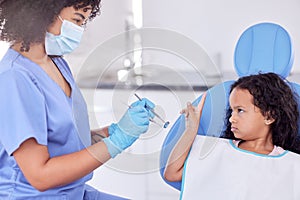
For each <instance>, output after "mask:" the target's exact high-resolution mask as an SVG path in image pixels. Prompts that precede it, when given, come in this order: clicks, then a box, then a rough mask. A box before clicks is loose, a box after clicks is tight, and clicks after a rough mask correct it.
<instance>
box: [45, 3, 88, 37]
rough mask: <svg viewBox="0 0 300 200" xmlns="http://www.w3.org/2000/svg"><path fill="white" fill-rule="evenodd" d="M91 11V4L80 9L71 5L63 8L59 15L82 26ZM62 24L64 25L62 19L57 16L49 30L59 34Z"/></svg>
mask: <svg viewBox="0 0 300 200" xmlns="http://www.w3.org/2000/svg"><path fill="white" fill-rule="evenodd" d="M91 12H92V7H91V6H87V7H84V8H80V9H78V10H75V8H74V7H73V6H71V7H66V8H64V9H62V10H61V12H60V14H59V16H60V17H61V18H62V19H63V20H68V21H70V22H72V23H74V24H76V25H78V26H82V25H83V24H85V22H86V21H87V20H88V18H89V16H90V14H91ZM61 25H62V21H61V19H59V17H57V18H56V19H55V20H54V22H53V23H52V24H51V25H50V26H49V27H48V30H47V31H48V32H50V33H52V34H54V35H59V34H60V30H61Z"/></svg>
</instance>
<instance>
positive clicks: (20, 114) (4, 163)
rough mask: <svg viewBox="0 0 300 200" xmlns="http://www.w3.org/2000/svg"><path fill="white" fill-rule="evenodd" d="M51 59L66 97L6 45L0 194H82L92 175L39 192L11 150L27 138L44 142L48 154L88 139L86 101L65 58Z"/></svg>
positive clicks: (0, 83)
mask: <svg viewBox="0 0 300 200" xmlns="http://www.w3.org/2000/svg"><path fill="white" fill-rule="evenodd" d="M53 61H54V63H55V64H56V65H57V67H58V68H59V70H60V71H61V73H62V75H63V76H64V77H65V79H66V80H67V82H68V83H69V85H70V87H71V89H72V92H71V96H70V97H68V96H66V95H65V93H64V92H63V90H62V89H61V88H60V87H59V86H58V85H57V84H56V83H55V82H54V81H53V80H52V79H51V78H50V77H49V76H48V75H47V74H46V72H45V71H44V70H43V69H42V68H41V67H39V66H38V65H37V64H35V63H34V62H32V61H31V60H29V59H27V58H26V57H24V56H22V55H21V54H19V53H18V52H16V51H14V50H13V49H8V51H7V53H6V55H5V56H4V57H3V59H2V61H1V62H0V199H18V200H19V199H39V200H43V199H51V200H58V199H71V200H76V199H83V196H84V189H85V182H86V181H88V180H89V179H91V178H92V173H91V174H89V175H87V176H85V177H83V178H81V179H79V180H77V181H75V182H73V183H70V184H68V185H65V186H62V187H57V188H54V189H50V190H47V191H45V192H39V191H38V190H36V189H35V188H33V187H32V186H31V185H30V184H29V183H28V181H27V180H26V178H25V177H24V174H23V173H22V171H21V170H20V168H19V167H18V165H17V163H16V161H15V159H14V157H13V156H12V154H13V152H14V151H15V150H16V149H18V147H19V146H20V144H21V143H22V142H24V141H25V140H27V139H29V138H35V139H36V141H37V142H38V143H39V144H41V145H46V146H47V147H48V150H49V154H50V157H54V156H60V155H64V154H68V153H72V152H76V151H80V150H82V149H84V148H85V147H87V146H89V145H90V144H91V141H90V140H91V138H90V137H91V135H90V128H89V123H88V114H87V108H86V103H85V101H84V99H83V97H82V95H81V93H80V91H79V89H78V87H77V86H76V83H75V81H74V79H73V77H72V74H71V71H70V69H69V67H68V65H67V63H66V62H65V61H64V59H63V58H61V57H56V58H53ZM28 156H30V155H28ZM78 164H80V163H78Z"/></svg>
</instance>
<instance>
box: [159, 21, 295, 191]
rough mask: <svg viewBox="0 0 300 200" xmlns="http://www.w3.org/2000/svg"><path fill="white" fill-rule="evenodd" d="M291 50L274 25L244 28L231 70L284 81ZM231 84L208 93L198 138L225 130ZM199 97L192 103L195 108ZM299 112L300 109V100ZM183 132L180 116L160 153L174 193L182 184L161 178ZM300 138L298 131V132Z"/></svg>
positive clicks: (282, 32)
mask: <svg viewBox="0 0 300 200" xmlns="http://www.w3.org/2000/svg"><path fill="white" fill-rule="evenodd" d="M292 64H293V51H292V43H291V38H290V36H289V34H288V32H287V31H286V30H285V29H284V28H283V27H281V26H280V25H277V24H274V23H259V24H256V25H253V26H251V27H249V28H248V29H246V30H245V31H244V32H243V33H242V35H241V36H240V38H239V40H238V42H237V45H236V48H235V53H234V67H235V71H236V73H237V74H238V76H239V77H243V76H247V75H251V74H257V73H259V72H261V73H265V72H274V73H277V74H279V75H281V76H282V77H283V78H286V77H287V76H288V75H289V73H290V71H291V68H292ZM233 82H234V81H226V82H223V83H221V84H218V85H215V86H213V87H212V88H210V89H209V90H208V91H207V97H206V100H205V104H204V108H203V111H202V116H201V119H200V124H199V129H198V133H197V134H198V135H208V136H214V137H219V136H220V135H221V134H222V132H223V130H224V129H225V124H224V119H225V115H226V108H227V107H228V98H229V90H230V86H231V84H232V83H233ZM291 87H292V88H293V89H294V91H295V92H296V93H297V94H300V85H298V84H297V83H291ZM201 97H202V95H201V96H199V97H198V98H197V99H196V100H195V101H194V102H193V104H194V105H197V104H198V102H199V101H200V99H201ZM298 102H299V105H298V106H299V110H300V99H298ZM184 129H185V117H184V116H183V115H180V116H179V118H178V119H177V120H176V122H175V123H174V125H173V126H172V127H171V129H170V131H169V133H168V134H167V136H166V138H165V140H164V143H163V146H162V151H161V154H160V174H161V177H162V178H163V180H164V181H165V182H166V183H167V184H169V185H170V186H172V187H174V188H175V189H177V190H181V181H179V182H169V181H167V180H165V179H164V176H163V173H164V170H165V166H166V163H167V160H168V157H169V155H170V152H171V151H172V149H173V147H174V145H175V144H176V143H177V141H178V140H179V138H180V137H181V135H182V134H183V132H184ZM299 135H300V131H299Z"/></svg>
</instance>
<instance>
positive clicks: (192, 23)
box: [68, 0, 300, 73]
mask: <svg viewBox="0 0 300 200" xmlns="http://www.w3.org/2000/svg"><path fill="white" fill-rule="evenodd" d="M102 4H103V6H102V14H101V16H100V17H99V18H98V19H96V20H95V21H94V22H92V23H91V24H89V25H88V30H87V31H86V34H85V36H84V40H83V42H82V44H81V46H80V48H79V49H78V50H77V51H76V53H74V54H73V55H70V56H69V57H68V58H69V60H70V61H71V62H73V64H74V65H73V69H74V72H75V73H76V71H77V70H78V68H79V67H80V63H81V62H83V60H84V58H86V57H87V55H88V52H90V51H91V50H92V49H93V48H95V47H96V46H98V45H99V44H100V43H102V42H104V41H107V40H109V39H110V38H111V37H113V36H115V35H116V34H119V33H121V32H123V31H124V30H125V20H126V19H127V18H128V15H130V9H131V0H122V1H120V0H109V1H108V0H103V3H102ZM299 8H300V1H298V0H287V1H282V0H264V1H261V0H252V1H246V0H242V1H241V0H226V1H224V0H209V1H208V0H186V1H180V0H172V1H171V0H144V1H143V19H144V27H158V28H163V29H169V30H172V31H175V32H178V33H181V34H183V35H185V36H187V37H189V38H190V39H191V40H193V41H195V42H196V43H198V44H199V45H200V46H202V47H203V48H204V49H205V50H206V51H207V53H208V54H209V56H210V57H211V58H212V59H213V60H214V62H215V63H216V64H217V65H218V67H219V68H220V69H221V70H222V71H225V72H226V71H230V72H234V68H233V51H234V47H235V44H236V42H237V39H238V37H239V36H240V34H241V33H242V32H243V31H244V30H245V29H246V28H247V27H249V26H251V25H253V24H255V23H259V22H274V23H278V24H280V25H282V26H283V27H284V28H286V30H287V31H288V32H289V33H290V35H291V36H292V39H293V44H294V49H295V60H294V70H295V71H300V66H299V65H300V61H299V57H300V56H297V55H298V54H300V53H298V52H299V51H300V50H299V49H300V26H299V19H300V12H299ZM79 56H80V57H79ZM79 61H81V62H79Z"/></svg>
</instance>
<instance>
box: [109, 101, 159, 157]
mask: <svg viewBox="0 0 300 200" xmlns="http://www.w3.org/2000/svg"><path fill="white" fill-rule="evenodd" d="M154 107H155V105H154V104H153V103H152V102H151V101H149V100H148V99H146V98H143V99H142V100H141V101H136V102H134V103H133V104H131V106H130V108H129V109H128V110H127V111H126V113H125V114H124V115H123V117H122V118H121V119H120V121H119V122H118V123H117V124H114V123H113V124H111V125H110V126H109V128H108V132H109V137H107V138H105V139H103V141H104V143H105V144H106V146H107V148H108V151H109V154H110V156H111V157H112V158H114V157H115V156H116V155H117V154H119V153H121V152H122V151H123V150H124V149H126V148H127V147H129V146H130V145H132V144H133V143H134V142H135V141H136V140H137V139H138V137H139V136H140V135H141V134H142V133H145V132H146V131H147V130H148V127H149V123H150V122H149V121H150V118H153V117H154V115H153V113H152V112H151V109H153V108H154Z"/></svg>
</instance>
